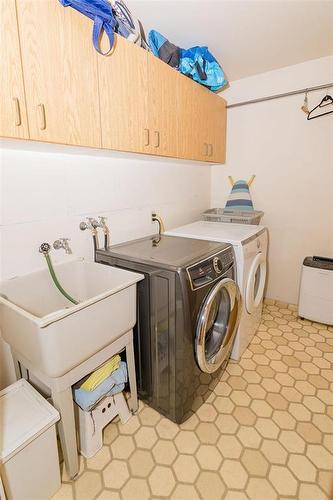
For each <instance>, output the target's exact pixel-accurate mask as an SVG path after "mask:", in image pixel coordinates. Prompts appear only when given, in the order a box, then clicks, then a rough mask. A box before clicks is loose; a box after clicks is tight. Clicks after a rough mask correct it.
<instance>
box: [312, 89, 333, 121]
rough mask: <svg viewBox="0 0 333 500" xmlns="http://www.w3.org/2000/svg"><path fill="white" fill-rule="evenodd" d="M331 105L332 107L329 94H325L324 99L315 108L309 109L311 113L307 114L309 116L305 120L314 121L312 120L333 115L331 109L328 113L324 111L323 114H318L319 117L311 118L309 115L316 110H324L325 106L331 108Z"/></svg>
mask: <svg viewBox="0 0 333 500" xmlns="http://www.w3.org/2000/svg"><path fill="white" fill-rule="evenodd" d="M332 105H333V98H332V97H331V96H330V95H329V94H326V95H325V97H323V98H322V100H321V101H320V103H319V104H318V105H317V106H316V107H314V108H313V109H311V111H310V112H309V114H308V116H307V120H314V118H319V117H320V116H324V115H329V114H330V113H333V108H332V109H331V110H330V111H326V112H324V113H320V114H319V115H314V116H311V114H312V113H313V112H314V111H315V110H316V109H322V108H325V107H326V106H332Z"/></svg>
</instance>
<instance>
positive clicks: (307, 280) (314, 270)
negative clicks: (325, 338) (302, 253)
mask: <svg viewBox="0 0 333 500" xmlns="http://www.w3.org/2000/svg"><path fill="white" fill-rule="evenodd" d="M298 315H299V316H300V317H301V318H306V319H309V320H311V321H317V322H318V323H324V324H326V325H333V259H331V258H327V257H317V256H314V257H306V258H305V259H304V261H303V267H302V275H301V283H300V291H299V301H298Z"/></svg>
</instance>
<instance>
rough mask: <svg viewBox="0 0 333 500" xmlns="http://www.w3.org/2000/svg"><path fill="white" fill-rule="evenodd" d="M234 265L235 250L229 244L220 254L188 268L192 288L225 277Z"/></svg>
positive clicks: (194, 288)
mask: <svg viewBox="0 0 333 500" xmlns="http://www.w3.org/2000/svg"><path fill="white" fill-rule="evenodd" d="M233 266H234V251H233V248H232V246H231V245H230V246H228V247H227V248H225V249H224V250H222V251H221V252H219V253H218V254H215V255H213V256H211V257H209V258H208V259H206V260H203V261H201V262H198V263H197V264H194V265H193V266H190V267H188V268H187V270H186V271H187V274H188V276H189V278H190V281H191V287H192V290H196V289H197V288H201V287H203V286H205V285H208V284H209V283H213V282H214V281H216V280H217V279H220V278H222V277H223V275H224V274H226V273H228V272H229V271H230V269H232V268H233Z"/></svg>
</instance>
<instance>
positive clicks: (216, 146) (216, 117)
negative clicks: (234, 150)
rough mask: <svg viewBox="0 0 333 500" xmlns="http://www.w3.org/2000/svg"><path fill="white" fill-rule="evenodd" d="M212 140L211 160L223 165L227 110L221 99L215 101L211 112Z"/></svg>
mask: <svg viewBox="0 0 333 500" xmlns="http://www.w3.org/2000/svg"><path fill="white" fill-rule="evenodd" d="M212 116H213V123H214V126H213V129H212V134H213V138H212V140H211V142H212V148H211V159H212V161H213V162H216V163H224V162H225V159H226V125H227V109H226V102H225V100H224V99H223V98H218V99H215V106H214V110H213V115H212Z"/></svg>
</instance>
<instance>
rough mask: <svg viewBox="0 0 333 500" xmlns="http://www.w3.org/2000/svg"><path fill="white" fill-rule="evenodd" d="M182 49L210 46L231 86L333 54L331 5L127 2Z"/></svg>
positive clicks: (319, 0)
mask: <svg viewBox="0 0 333 500" xmlns="http://www.w3.org/2000/svg"><path fill="white" fill-rule="evenodd" d="M125 1H126V3H127V5H128V7H129V8H130V9H131V10H132V13H133V14H135V15H136V16H137V17H138V18H139V19H140V20H141V22H142V23H143V25H144V27H145V30H146V34H148V32H149V30H150V29H152V28H153V29H156V30H157V31H160V32H161V33H163V34H164V35H165V36H166V37H167V38H169V40H170V41H172V42H173V43H175V44H176V45H179V46H182V47H184V48H187V47H190V46H193V45H208V47H209V48H210V50H211V52H212V53H213V54H214V55H215V57H216V58H217V59H218V60H219V62H220V63H221V64H222V66H223V68H224V70H225V72H226V74H227V77H228V79H229V81H233V80H238V79H240V78H245V77H247V76H251V75H255V74H259V73H264V72H266V71H270V70H273V69H277V68H282V67H284V66H290V65H293V64H297V63H301V62H304V61H307V60H310V59H316V58H319V57H324V56H327V55H330V54H333V0H326V1H323V0H200V1H199V0H178V1H168V0H125Z"/></svg>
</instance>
